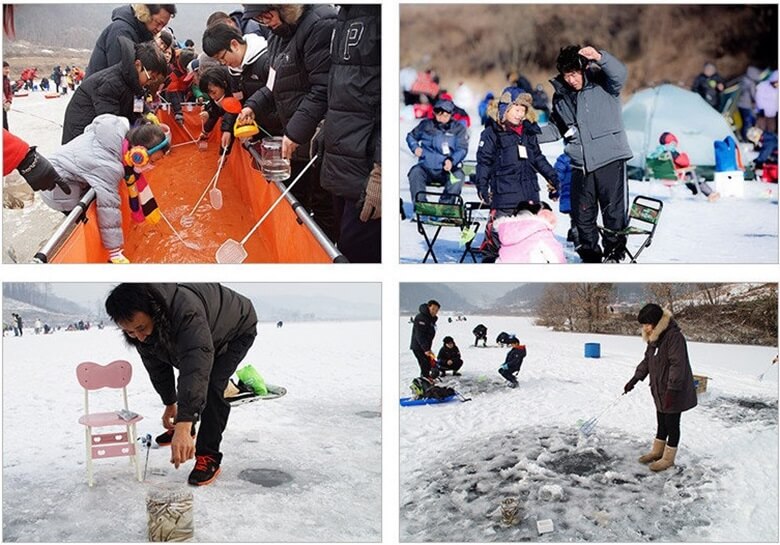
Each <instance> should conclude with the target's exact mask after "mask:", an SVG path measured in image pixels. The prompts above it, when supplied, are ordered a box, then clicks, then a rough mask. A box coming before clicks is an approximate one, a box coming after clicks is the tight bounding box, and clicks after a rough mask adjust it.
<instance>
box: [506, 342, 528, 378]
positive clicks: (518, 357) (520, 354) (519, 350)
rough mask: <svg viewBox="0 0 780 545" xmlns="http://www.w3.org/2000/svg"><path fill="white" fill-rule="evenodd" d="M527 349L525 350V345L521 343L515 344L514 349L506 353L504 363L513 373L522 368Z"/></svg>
mask: <svg viewBox="0 0 780 545" xmlns="http://www.w3.org/2000/svg"><path fill="white" fill-rule="evenodd" d="M525 355H526V351H525V345H524V344H520V345H517V346H513V347H512V350H510V351H509V353H508V354H507V355H506V360H504V365H505V366H506V367H507V368H508V369H509V370H510V371H512V372H513V373H514V372H515V371H517V370H519V369H520V366H521V365H523V360H524V359H525Z"/></svg>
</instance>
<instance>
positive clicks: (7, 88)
mask: <svg viewBox="0 0 780 545" xmlns="http://www.w3.org/2000/svg"><path fill="white" fill-rule="evenodd" d="M13 101H14V92H13V91H12V90H11V80H10V79H9V78H8V76H3V102H13Z"/></svg>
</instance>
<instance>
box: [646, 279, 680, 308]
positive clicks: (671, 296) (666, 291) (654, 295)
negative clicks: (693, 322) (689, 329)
mask: <svg viewBox="0 0 780 545" xmlns="http://www.w3.org/2000/svg"><path fill="white" fill-rule="evenodd" d="M678 287H679V285H678V284H672V283H669V282H665V283H658V284H648V285H647V286H645V291H646V292H647V295H648V297H650V298H651V299H654V300H655V301H656V302H657V303H660V304H661V306H664V307H666V308H668V309H669V311H670V312H671V313H672V314H674V313H675V309H674V304H675V303H676V302H677V300H678V297H679V291H680V290H679V289H678Z"/></svg>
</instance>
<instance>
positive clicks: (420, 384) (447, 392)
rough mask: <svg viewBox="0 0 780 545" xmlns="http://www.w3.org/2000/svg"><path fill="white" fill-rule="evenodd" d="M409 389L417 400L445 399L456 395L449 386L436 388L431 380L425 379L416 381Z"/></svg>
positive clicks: (418, 378)
mask: <svg viewBox="0 0 780 545" xmlns="http://www.w3.org/2000/svg"><path fill="white" fill-rule="evenodd" d="M409 388H410V389H411V390H412V393H413V394H414V397H416V398H417V399H423V398H427V399H444V398H445V397H449V396H453V395H455V390H454V389H452V388H450V387H447V386H434V385H433V383H432V382H431V381H430V380H428V379H427V378H424V377H417V378H416V379H414V380H413V381H412V384H411V385H410V386H409Z"/></svg>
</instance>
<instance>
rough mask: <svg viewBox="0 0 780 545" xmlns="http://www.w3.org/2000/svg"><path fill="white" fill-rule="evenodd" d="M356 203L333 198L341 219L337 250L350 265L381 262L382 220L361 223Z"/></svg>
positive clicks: (337, 214) (337, 213)
mask: <svg viewBox="0 0 780 545" xmlns="http://www.w3.org/2000/svg"><path fill="white" fill-rule="evenodd" d="M357 204H358V203H357V201H354V200H351V199H344V198H341V197H334V206H335V208H336V216H337V217H341V232H340V234H339V244H338V248H339V250H340V251H341V253H342V254H344V257H346V258H347V259H348V260H349V262H350V263H381V262H382V218H377V219H375V220H368V221H361V220H360V208H358V207H357Z"/></svg>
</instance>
